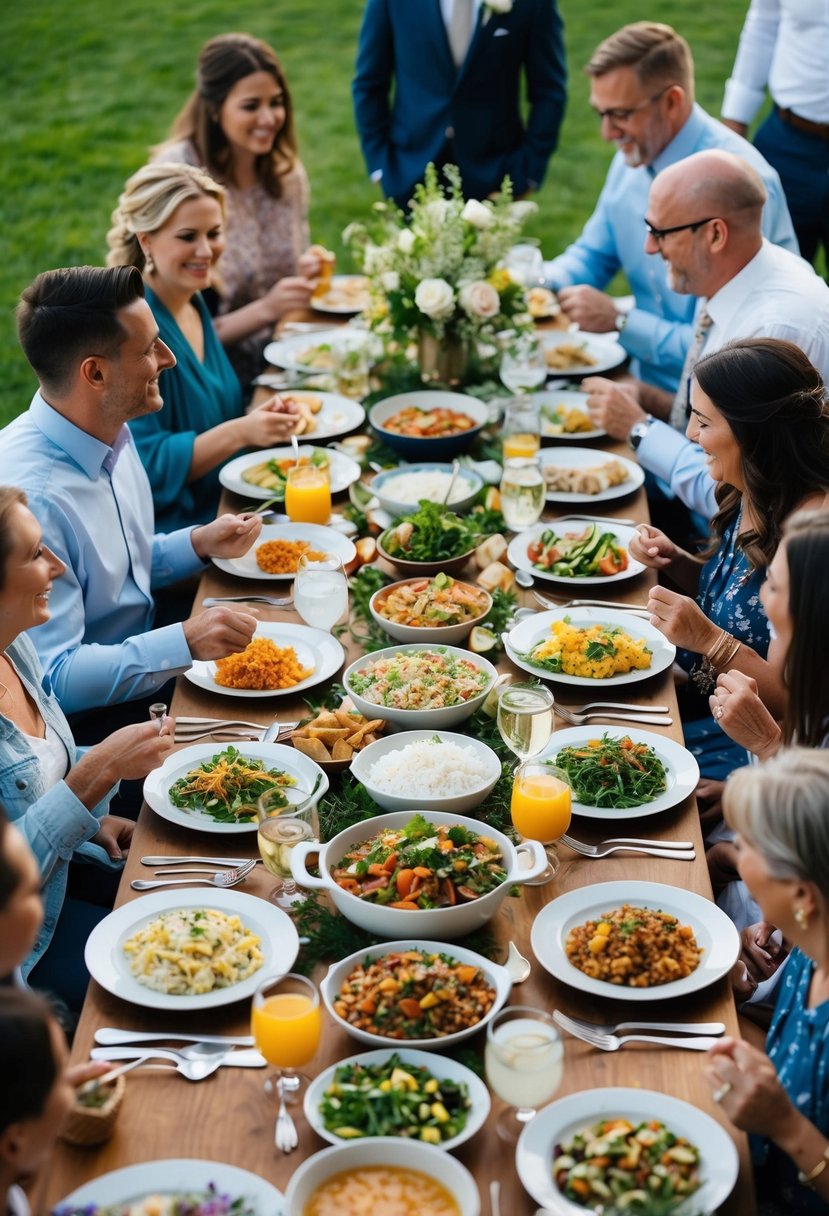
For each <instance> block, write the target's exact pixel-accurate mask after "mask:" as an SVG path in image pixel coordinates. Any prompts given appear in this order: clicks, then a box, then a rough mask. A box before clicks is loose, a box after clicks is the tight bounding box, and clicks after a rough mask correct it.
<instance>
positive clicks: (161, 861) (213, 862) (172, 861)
mask: <svg viewBox="0 0 829 1216" xmlns="http://www.w3.org/2000/svg"><path fill="white" fill-rule="evenodd" d="M252 860H253V858H250V857H142V858H141V864H142V866H176V865H178V864H179V863H180V862H202V863H203V864H204V865H206V866H238V865H244V863H245V862H246V861H252ZM256 861H257V862H259V861H261V858H260V857H257V858H256Z"/></svg>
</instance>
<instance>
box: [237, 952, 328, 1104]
mask: <svg viewBox="0 0 829 1216" xmlns="http://www.w3.org/2000/svg"><path fill="white" fill-rule="evenodd" d="M251 1033H252V1034H253V1039H254V1042H255V1043H256V1046H257V1049H258V1050H259V1051H260V1052H261V1054H262V1055H263V1056H264V1057H265V1059H266V1060H267V1061H268V1063H269V1064H272V1065H273V1066H274V1068H276V1069H277V1070H278V1072H277V1075H276V1078H275V1088H276V1092H277V1095H278V1097H279V1098H280V1100H281V1099H282V1098H285V1100H286V1101H291V1102H295V1101H296V1098H297V1094H298V1093H299V1090H300V1088H301V1086H302V1084H303V1081H306V1080H307V1078H305V1077H303V1076H302V1075H301V1074H299V1073H298V1072H297V1069H298V1068H301V1067H302V1065H303V1064H308V1063H310V1061H311V1060H313V1058H314V1056H315V1055H316V1053H317V1049H318V1047H319V1044H320V1037H321V1035H322V1012H321V1010H320V997H319V992H318V991H317V988H316V985H315V984H313V983H312V982H311V980H309V979H306V977H305V976H304V975H295V974H294V973H293V972H288V974H287V975H278V976H271V977H270V978H269V979H265V980H263V981H262V983H261V984H260V985H259V987H258V988H257V989H256V992H255V993H254V997H253V1006H252V1009H251ZM270 1084H273V1082H271V1083H270ZM269 1087H270V1086H269V1083H268V1082H266V1084H265V1088H266V1090H268V1089H269Z"/></svg>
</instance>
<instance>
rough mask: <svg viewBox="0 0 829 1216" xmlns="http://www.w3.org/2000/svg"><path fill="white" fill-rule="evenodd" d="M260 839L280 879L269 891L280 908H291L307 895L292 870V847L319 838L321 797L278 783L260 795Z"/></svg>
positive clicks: (270, 867)
mask: <svg viewBox="0 0 829 1216" xmlns="http://www.w3.org/2000/svg"><path fill="white" fill-rule="evenodd" d="M256 805H257V813H258V819H259V830H258V832H257V834H256V843H257V844H258V845H259V853H260V856H261V858H262V860H263V862H264V863H265V869H266V870H268V871H269V872H270V873H271V874H273V875H274V877H275V878H277V879H279V880H280V881H279V882H277V884H276V886H275V887H274V888H273V890H272V891H270V892H269V894H268V899H269V900H270V902H271V903H272V904H276V906H277V908H282V909H284V911H286V912H290V911H291V909H292V908H293V906H294V904H296V903H299V901H300V900H301V899H304V898H305V896H304V895H303V893H302V891H301V890H300V889H299V887H298V886H297V884H296V880H295V879H294V876H293V874H292V872H291V851H292V849H294V847H295V846H296V845H298V844H299V843H300V841H302V840H319V838H320V825H319V816H318V814H317V799H316V797H315V796H314V795H313V794H308V793H306V792H305V791H304V790H299V789H296V788H294V787H292V786H283V785H276V786H274V787H273V788H272V789H269V790H265V792H264V794H262V795H261V797H260V798H259V801H258V803H257V804H256Z"/></svg>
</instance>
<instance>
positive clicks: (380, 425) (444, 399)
mask: <svg viewBox="0 0 829 1216" xmlns="http://www.w3.org/2000/svg"><path fill="white" fill-rule="evenodd" d="M409 406H416V407H417V408H418V409H421V410H439V409H445V410H454V411H455V413H456V414H466V415H467V416H468V417H469V418H471V419H472V422H473V424H474V425H473V426H471V427H470V428H469V430H467V431H461V432H460V433H459V434H457V435H434V436H431V437H430V436H424V437H422V438H421V437H419V436H417V435H398V434H397V433H396V432H395V431H389V430H387V429H386V422H387V421H388V420H389V418H393V417H394V415H395V414H399V413H400V411H401V410H404V409H407V408H408V407H409ZM368 420H369V422H370V423H371V425H372V427H373V428H374V430H375V431H376V432H377V434H378V435H379V436H380V438H381V439H382V441H383V443H385V444H388V446H389V447H390V448H392V449H393V450H394V451H395V452H399V453H400V454H401V456H404V457H405V458H406V460H411V461H412V462H413V463H414V462H418V463H419V462H421V461H424V460H427V461H432V460H438V461H441V460H451V459H452V457H453V456H457V454H458V453H459V452H465V451H467V450H468V449H469V448H470V447H471V446H472V443H473V441H474V439H475V436H476V435H477V434H478V432H479V431H480V430H481V429H482V428H483V427H484V426H485V425H486V423H487V422H488V421H489V411H488V409H487V407H486V406H485V405H484V403H483V402H482V401H479V400H478V398H477V397H467V396H466V394H465V393H448V392H444V391H443V390H440V389H428V388H426V389H416V390H415V391H414V392H410V393H397V394H396V396H394V397H386V398H385V400H383V401H378V402H377V404H376V405H373V406H372V407H371V409H370V410H369V414H368Z"/></svg>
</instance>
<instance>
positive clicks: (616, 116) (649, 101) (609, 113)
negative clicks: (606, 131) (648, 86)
mask: <svg viewBox="0 0 829 1216" xmlns="http://www.w3.org/2000/svg"><path fill="white" fill-rule="evenodd" d="M671 88H673V85H670V84H666V85H665V88H664V89H660V90H659V92H658V93H654V95H653V97H646V98H645V100H644V101H640V102H639V104H638V106H631V107H630V109H628V110H596V111H595V114H596V117H597V118H598V119H599V120H600V121H601V119H603V118H607V119H609V120H610V122H617V123H626V122H629V121H630V119H631V118H632V117H633V115H634V114H638V113H639V111H640V110H644V109H646V108H647V107H648V106H651V105H653V103H654V102H655V101H658V100H659V98H660V97H661V96H662V94H663V93H667V91H668V89H671Z"/></svg>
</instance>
